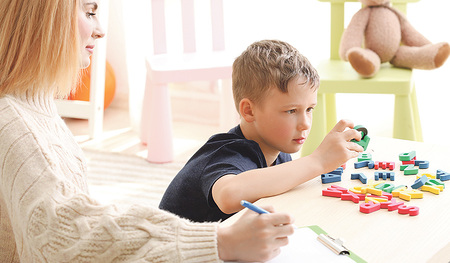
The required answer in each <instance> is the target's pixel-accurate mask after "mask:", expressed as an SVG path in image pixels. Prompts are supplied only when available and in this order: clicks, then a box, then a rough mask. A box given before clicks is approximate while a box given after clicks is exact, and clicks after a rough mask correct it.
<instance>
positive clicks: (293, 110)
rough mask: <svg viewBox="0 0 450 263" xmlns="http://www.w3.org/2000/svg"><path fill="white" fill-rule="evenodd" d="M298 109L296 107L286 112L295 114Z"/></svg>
mask: <svg viewBox="0 0 450 263" xmlns="http://www.w3.org/2000/svg"><path fill="white" fill-rule="evenodd" d="M296 111H297V110H296V109H292V110H287V111H286V112H287V113H288V114H294V113H295V112H296Z"/></svg>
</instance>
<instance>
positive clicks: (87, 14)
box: [86, 12, 96, 18]
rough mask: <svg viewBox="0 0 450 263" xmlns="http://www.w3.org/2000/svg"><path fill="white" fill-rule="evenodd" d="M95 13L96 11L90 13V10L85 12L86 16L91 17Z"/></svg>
mask: <svg viewBox="0 0 450 263" xmlns="http://www.w3.org/2000/svg"><path fill="white" fill-rule="evenodd" d="M95 15H96V13H92V12H87V13H86V16H87V17H88V18H91V17H93V16H95Z"/></svg>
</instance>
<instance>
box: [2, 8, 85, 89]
mask: <svg viewBox="0 0 450 263" xmlns="http://www.w3.org/2000/svg"><path fill="white" fill-rule="evenodd" d="M78 10H79V3H78V0H44V1H42V0H7V1H3V0H2V1H0V14H1V15H0V97H2V96H4V95H6V94H14V95H22V94H25V93H31V94H36V93H39V92H44V93H47V94H54V95H56V96H65V95H67V94H68V93H69V92H70V90H71V88H72V87H73V86H74V84H75V81H76V79H77V75H78V72H79V69H80V47H79V33H78Z"/></svg>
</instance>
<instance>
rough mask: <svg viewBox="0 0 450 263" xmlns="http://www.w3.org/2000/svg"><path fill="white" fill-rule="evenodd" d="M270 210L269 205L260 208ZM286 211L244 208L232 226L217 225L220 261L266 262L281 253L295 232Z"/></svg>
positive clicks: (291, 220)
mask: <svg viewBox="0 0 450 263" xmlns="http://www.w3.org/2000/svg"><path fill="white" fill-rule="evenodd" d="M263 208H264V209H266V210H267V211H269V212H273V208H271V207H263ZM292 223H293V219H292V217H291V216H290V215H288V214H286V213H270V214H258V213H255V212H253V211H251V210H247V211H245V212H244V214H243V215H242V216H241V217H240V218H239V219H238V221H236V222H235V223H234V224H233V225H231V226H228V227H219V229H218V230H217V243H218V244H217V246H218V251H219V257H220V258H221V259H222V260H240V261H267V260H270V259H272V258H274V257H275V256H277V255H278V254H280V247H282V246H285V245H287V244H288V236H289V235H292V234H293V233H294V226H293V225H292Z"/></svg>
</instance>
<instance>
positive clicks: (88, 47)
mask: <svg viewBox="0 0 450 263" xmlns="http://www.w3.org/2000/svg"><path fill="white" fill-rule="evenodd" d="M94 47H95V46H94V45H91V46H86V50H87V51H88V52H89V53H91V54H92V53H94Z"/></svg>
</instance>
